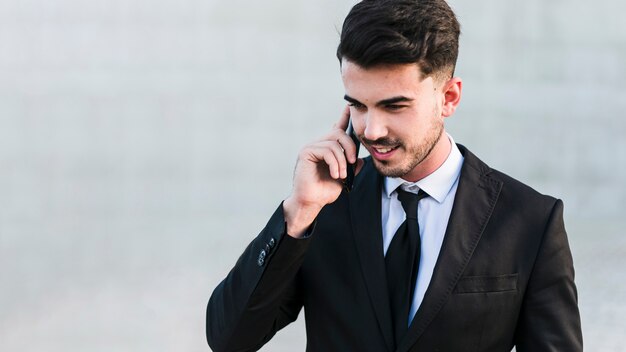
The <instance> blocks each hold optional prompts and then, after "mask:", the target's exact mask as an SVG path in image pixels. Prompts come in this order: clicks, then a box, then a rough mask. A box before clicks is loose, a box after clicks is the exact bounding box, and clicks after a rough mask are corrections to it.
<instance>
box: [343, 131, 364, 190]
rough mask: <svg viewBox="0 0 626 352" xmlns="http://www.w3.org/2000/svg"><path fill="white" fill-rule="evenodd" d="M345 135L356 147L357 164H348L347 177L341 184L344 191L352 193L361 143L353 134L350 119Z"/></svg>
mask: <svg viewBox="0 0 626 352" xmlns="http://www.w3.org/2000/svg"><path fill="white" fill-rule="evenodd" d="M346 134H347V135H348V136H350V138H352V142H354V145H356V158H357V162H355V163H354V164H348V170H347V171H348V176H347V177H346V179H345V181H344V182H343V185H344V188H345V189H346V191H348V192H350V191H352V187H353V186H354V175H355V173H356V165H357V163H358V159H359V149H360V147H361V143H360V142H359V139H358V138H356V133H354V128H353V127H352V119H350V120H348V128H347V129H346Z"/></svg>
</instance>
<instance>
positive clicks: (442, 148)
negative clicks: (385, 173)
mask: <svg viewBox="0 0 626 352" xmlns="http://www.w3.org/2000/svg"><path fill="white" fill-rule="evenodd" d="M451 150H452V143H450V138H448V135H447V134H446V131H445V130H442V131H441V136H439V140H438V141H437V143H435V146H434V147H433V149H432V150H431V151H430V153H429V154H428V155H427V156H426V158H425V159H424V160H422V162H421V163H419V164H417V166H416V167H415V168H414V169H413V170H411V171H410V172H409V173H408V174H406V175H404V176H402V179H404V180H406V181H409V182H417V181H419V180H421V179H423V178H424V177H426V176H428V175H430V174H432V173H433V172H435V170H437V169H438V168H439V167H440V166H441V165H443V163H444V162H445V161H446V159H448V155H450V151H451Z"/></svg>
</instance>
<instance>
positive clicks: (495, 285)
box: [454, 274, 517, 293]
mask: <svg viewBox="0 0 626 352" xmlns="http://www.w3.org/2000/svg"><path fill="white" fill-rule="evenodd" d="M506 291H517V274H509V275H498V276H466V277H462V278H461V279H460V280H459V282H458V283H457V285H456V287H455V289H454V293H481V292H506Z"/></svg>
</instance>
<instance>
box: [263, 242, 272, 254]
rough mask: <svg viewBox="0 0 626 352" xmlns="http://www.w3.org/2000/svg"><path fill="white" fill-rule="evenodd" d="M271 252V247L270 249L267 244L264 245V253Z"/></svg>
mask: <svg viewBox="0 0 626 352" xmlns="http://www.w3.org/2000/svg"><path fill="white" fill-rule="evenodd" d="M271 250H272V247H270V245H269V244H266V245H265V251H266V252H267V253H269V252H270V251H271Z"/></svg>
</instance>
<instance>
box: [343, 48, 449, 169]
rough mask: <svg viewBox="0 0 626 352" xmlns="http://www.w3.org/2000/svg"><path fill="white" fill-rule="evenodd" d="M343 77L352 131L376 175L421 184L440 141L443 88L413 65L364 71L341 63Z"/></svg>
mask: <svg viewBox="0 0 626 352" xmlns="http://www.w3.org/2000/svg"><path fill="white" fill-rule="evenodd" d="M341 77H342V80H343V84H344V87H345V92H346V97H345V98H346V100H347V101H348V102H349V103H350V118H351V119H352V124H353V126H354V130H355V132H356V134H357V136H358V137H359V140H361V143H362V144H363V146H364V147H365V148H367V150H368V151H369V153H370V154H371V156H372V160H373V161H374V166H375V167H376V169H377V170H378V172H380V173H381V174H382V175H385V176H390V177H403V178H405V179H407V180H411V179H413V180H412V181H415V180H417V179H419V178H421V177H418V176H417V175H420V166H421V165H423V164H425V163H427V162H428V159H429V156H430V155H431V151H432V150H433V148H435V147H436V145H437V144H438V142H439V141H440V140H441V138H442V136H444V125H443V119H444V116H443V115H442V105H443V103H444V95H443V93H442V91H441V88H442V87H441V86H442V84H440V83H437V82H435V81H434V80H433V78H432V77H427V78H425V79H423V77H422V74H421V72H420V69H419V67H418V66H417V64H406V65H404V64H403V65H388V66H376V67H373V68H369V69H364V68H362V67H360V66H358V65H356V64H354V63H352V62H350V61H349V60H345V59H344V60H343V61H342V66H341ZM437 167H438V166H437Z"/></svg>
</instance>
